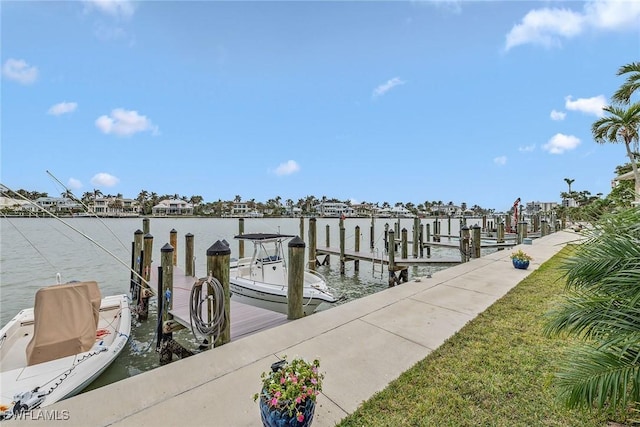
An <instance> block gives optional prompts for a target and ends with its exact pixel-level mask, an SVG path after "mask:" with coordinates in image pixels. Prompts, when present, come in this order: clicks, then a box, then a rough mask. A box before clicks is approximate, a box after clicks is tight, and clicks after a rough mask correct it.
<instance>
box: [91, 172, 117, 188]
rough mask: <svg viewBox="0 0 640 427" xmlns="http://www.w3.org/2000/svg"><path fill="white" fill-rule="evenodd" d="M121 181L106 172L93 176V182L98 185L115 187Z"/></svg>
mask: <svg viewBox="0 0 640 427" xmlns="http://www.w3.org/2000/svg"><path fill="white" fill-rule="evenodd" d="M119 182H120V180H119V179H118V178H116V177H115V176H113V175H110V174H108V173H105V172H100V173H97V174H95V175H94V176H93V178H91V184H92V185H94V186H96V187H113V186H114V185H116V184H117V183H119Z"/></svg>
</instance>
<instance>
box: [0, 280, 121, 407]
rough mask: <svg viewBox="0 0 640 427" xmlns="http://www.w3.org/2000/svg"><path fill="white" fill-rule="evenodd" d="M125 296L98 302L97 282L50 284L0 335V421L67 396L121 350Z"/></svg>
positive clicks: (77, 390)
mask: <svg viewBox="0 0 640 427" xmlns="http://www.w3.org/2000/svg"><path fill="white" fill-rule="evenodd" d="M130 330H131V311H130V309H129V300H128V298H127V295H124V294H123V295H114V296H108V297H104V298H102V297H101V295H100V289H99V288H98V284H97V283H96V282H71V283H66V284H61V285H52V286H48V287H45V288H42V289H40V290H38V291H37V292H36V297H35V304H34V307H33V308H27V309H24V310H22V311H20V312H19V313H18V314H17V315H16V316H15V317H14V318H13V319H11V320H10V321H9V323H7V325H6V326H4V327H3V328H2V330H0V420H3V419H11V418H19V417H20V413H22V412H25V411H30V410H33V409H37V408H42V407H44V406H47V405H51V404H53V403H55V402H57V401H60V400H62V399H65V398H67V397H71V396H73V395H75V394H77V393H79V392H80V391H82V390H83V389H84V388H85V387H87V386H88V385H89V384H90V383H91V382H92V381H93V380H95V379H96V378H97V377H98V376H99V375H100V374H101V373H102V372H103V371H104V370H105V369H107V367H108V366H109V365H110V364H111V363H112V362H113V361H114V360H115V359H116V357H118V355H119V354H120V352H121V351H122V350H123V349H124V347H125V344H126V343H127V340H128V339H129V332H130Z"/></svg>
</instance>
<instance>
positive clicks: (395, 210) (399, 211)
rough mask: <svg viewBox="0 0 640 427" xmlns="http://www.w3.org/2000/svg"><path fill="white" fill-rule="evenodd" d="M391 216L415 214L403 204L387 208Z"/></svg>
mask: <svg viewBox="0 0 640 427" xmlns="http://www.w3.org/2000/svg"><path fill="white" fill-rule="evenodd" d="M389 215H391V217H392V218H413V217H414V216H415V215H413V213H412V212H411V211H410V210H409V209H407V208H405V207H404V206H394V207H392V208H391V209H390V210H389Z"/></svg>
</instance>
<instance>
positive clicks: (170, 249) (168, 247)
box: [160, 243, 173, 252]
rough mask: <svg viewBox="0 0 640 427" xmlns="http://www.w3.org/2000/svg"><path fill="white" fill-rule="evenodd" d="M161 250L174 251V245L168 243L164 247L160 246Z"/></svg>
mask: <svg viewBox="0 0 640 427" xmlns="http://www.w3.org/2000/svg"><path fill="white" fill-rule="evenodd" d="M160 252H173V246H171V245H170V244H169V243H167V244H165V245H164V246H163V247H162V248H160Z"/></svg>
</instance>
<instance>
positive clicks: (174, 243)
mask: <svg viewBox="0 0 640 427" xmlns="http://www.w3.org/2000/svg"><path fill="white" fill-rule="evenodd" d="M169 244H170V245H171V247H172V248H173V260H172V262H173V265H178V232H177V231H176V229H175V228H172V229H171V231H170V232H169ZM160 252H162V249H160Z"/></svg>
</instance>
